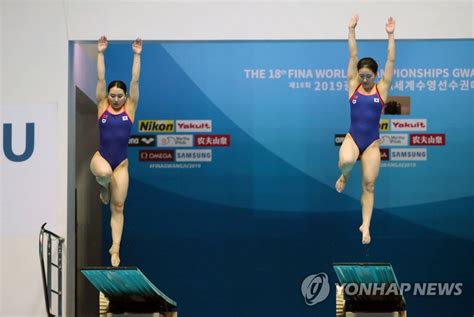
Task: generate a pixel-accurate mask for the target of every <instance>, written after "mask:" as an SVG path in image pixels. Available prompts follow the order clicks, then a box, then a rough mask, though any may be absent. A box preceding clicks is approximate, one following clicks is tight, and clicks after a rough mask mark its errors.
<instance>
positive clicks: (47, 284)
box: [39, 223, 64, 317]
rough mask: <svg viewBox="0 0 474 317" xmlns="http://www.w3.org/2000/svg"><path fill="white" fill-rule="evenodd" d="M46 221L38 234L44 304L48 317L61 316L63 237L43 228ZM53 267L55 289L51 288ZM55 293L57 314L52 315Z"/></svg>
mask: <svg viewBox="0 0 474 317" xmlns="http://www.w3.org/2000/svg"><path fill="white" fill-rule="evenodd" d="M45 226H46V223H44V224H43V225H42V226H41V230H40V234H39V258H40V264H41V276H42V279H43V291H44V300H45V304H46V312H47V313H48V317H55V316H57V317H62V271H63V260H62V256H63V243H64V238H61V237H60V236H58V235H57V234H55V233H53V232H51V231H49V230H47V229H45V228H44V227H45ZM45 238H46V243H47V251H46V252H47V257H46V265H45V262H44V254H45V251H44V239H45ZM53 241H55V242H56V243H57V252H58V253H57V259H56V262H55V263H54V262H53V261H52V257H53V256H52V253H53ZM53 267H54V268H56V270H57V289H53V288H52V273H51V271H52V270H53ZM53 294H55V295H56V299H57V302H56V310H57V315H54V314H53V313H52V312H51V311H52V307H51V297H52V295H53Z"/></svg>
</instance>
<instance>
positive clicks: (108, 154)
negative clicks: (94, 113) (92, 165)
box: [99, 106, 133, 170]
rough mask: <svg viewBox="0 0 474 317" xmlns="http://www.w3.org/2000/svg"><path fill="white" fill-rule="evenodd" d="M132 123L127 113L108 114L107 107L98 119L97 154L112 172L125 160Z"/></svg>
mask: <svg viewBox="0 0 474 317" xmlns="http://www.w3.org/2000/svg"><path fill="white" fill-rule="evenodd" d="M132 125H133V122H132V120H130V117H129V116H128V114H127V112H126V111H125V109H124V111H123V112H121V113H119V114H113V113H111V112H109V106H107V109H105V111H104V113H103V114H102V115H101V116H100V117H99V133H100V147H99V153H100V155H102V157H103V158H104V159H105V160H106V161H107V162H109V164H110V167H112V170H114V169H115V168H116V167H117V166H118V165H119V164H120V163H122V162H123V161H124V160H125V159H127V150H128V139H129V138H130V131H131V129H132Z"/></svg>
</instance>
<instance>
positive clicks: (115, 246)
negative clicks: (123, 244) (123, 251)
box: [109, 244, 120, 267]
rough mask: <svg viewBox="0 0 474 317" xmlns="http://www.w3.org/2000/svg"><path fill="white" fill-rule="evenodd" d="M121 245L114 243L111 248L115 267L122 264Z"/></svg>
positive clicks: (111, 256)
mask: <svg viewBox="0 0 474 317" xmlns="http://www.w3.org/2000/svg"><path fill="white" fill-rule="evenodd" d="M119 251H120V246H119V245H118V244H112V246H111V247H110V249H109V253H110V263H111V264H112V266H113V267H117V266H119V265H120V256H119Z"/></svg>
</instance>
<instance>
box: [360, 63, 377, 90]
mask: <svg viewBox="0 0 474 317" xmlns="http://www.w3.org/2000/svg"><path fill="white" fill-rule="evenodd" d="M374 80H375V73H374V72H373V71H372V70H370V69H369V68H367V67H363V68H361V69H359V81H360V83H361V84H362V86H363V87H364V88H365V89H370V88H372V86H373V85H374Z"/></svg>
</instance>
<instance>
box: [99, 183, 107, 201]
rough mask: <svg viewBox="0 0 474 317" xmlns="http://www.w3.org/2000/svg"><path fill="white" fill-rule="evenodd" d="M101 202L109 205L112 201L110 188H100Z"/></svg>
mask: <svg viewBox="0 0 474 317" xmlns="http://www.w3.org/2000/svg"><path fill="white" fill-rule="evenodd" d="M99 197H100V200H101V201H102V203H103V204H104V205H108V204H109V201H110V192H109V187H103V186H101V188H100V195H99Z"/></svg>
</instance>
